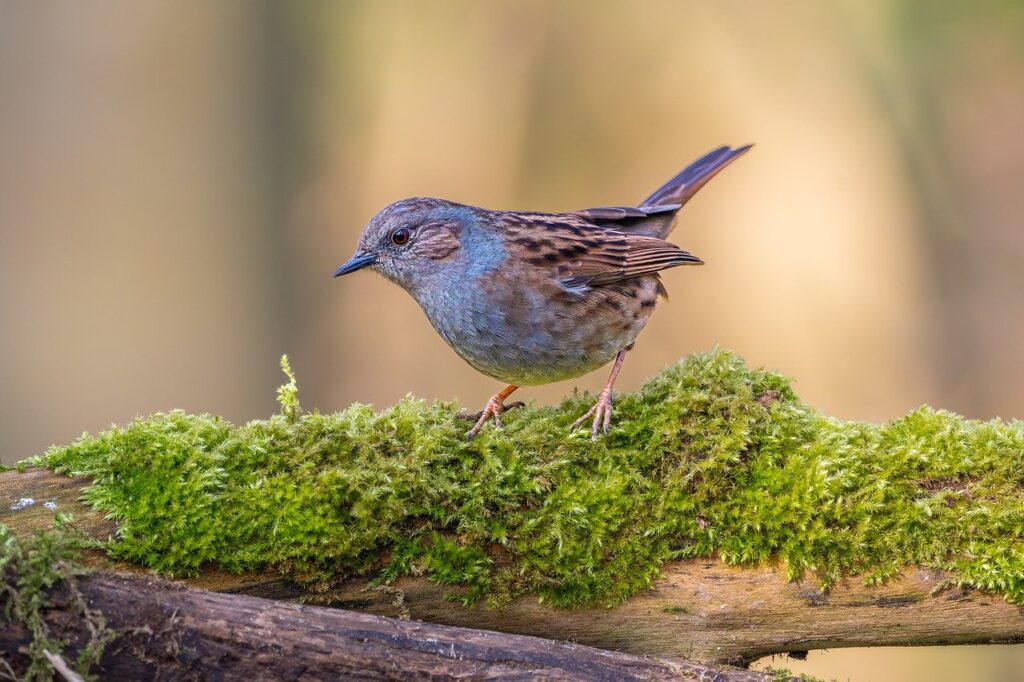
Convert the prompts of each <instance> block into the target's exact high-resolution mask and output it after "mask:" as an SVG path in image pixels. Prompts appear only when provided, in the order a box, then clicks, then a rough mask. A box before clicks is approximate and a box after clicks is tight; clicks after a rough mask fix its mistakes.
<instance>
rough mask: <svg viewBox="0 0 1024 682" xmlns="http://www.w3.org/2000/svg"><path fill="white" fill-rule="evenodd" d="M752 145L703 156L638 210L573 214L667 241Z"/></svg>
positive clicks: (593, 210) (621, 208)
mask: <svg viewBox="0 0 1024 682" xmlns="http://www.w3.org/2000/svg"><path fill="white" fill-rule="evenodd" d="M752 146H753V145H750V144H748V145H744V146H742V147H736V148H735V149H733V148H732V147H725V146H723V147H719V148H718V149H715V150H713V151H710V152H708V153H707V154H705V155H704V156H702V157H700V158H699V159H697V160H696V161H694V162H693V163H691V164H690V165H689V166H687V167H686V168H684V169H683V170H681V171H679V174H678V175H676V176H675V177H674V178H672V179H671V180H669V181H668V182H666V183H665V184H664V185H662V186H661V187H659V188H658V189H657V190H656V191H655V192H654V194H652V195H651V196H649V197H647V198H646V199H644V201H643V203H641V204H640V205H639V206H637V207H635V208H634V207H631V206H606V207H602V208H585V209H582V210H580V211H574V212H573V213H574V214H575V215H577V216H580V217H581V218H585V219H587V220H589V221H590V222H592V223H594V224H596V225H603V226H606V227H610V228H613V229H616V230H620V231H622V232H632V233H635V234H642V235H647V236H649V237H658V238H660V239H664V238H665V237H667V236H668V234H669V232H671V231H672V227H673V225H674V224H675V220H676V214H677V213H678V212H679V209H680V208H682V207H683V204H685V203H686V202H687V201H689V200H690V198H691V197H692V196H693V195H694V194H696V193H697V190H699V189H700V188H701V187H703V186H704V185H705V184H707V181H708V180H710V179H711V178H713V177H715V175H717V174H718V172H719V171H721V170H722V169H723V168H725V167H726V166H728V165H729V164H730V163H732V162H733V161H734V160H735V159H737V158H738V157H740V156H742V155H743V154H745V153H746V152H747V150H749V149H750V148H751V147H752Z"/></svg>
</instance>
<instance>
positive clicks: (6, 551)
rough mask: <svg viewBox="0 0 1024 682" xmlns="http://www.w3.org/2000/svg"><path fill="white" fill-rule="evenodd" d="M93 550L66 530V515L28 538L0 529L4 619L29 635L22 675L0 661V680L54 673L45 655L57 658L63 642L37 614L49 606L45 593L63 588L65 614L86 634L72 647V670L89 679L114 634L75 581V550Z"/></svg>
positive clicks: (40, 677) (79, 572)
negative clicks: (67, 605) (75, 651)
mask: <svg viewBox="0 0 1024 682" xmlns="http://www.w3.org/2000/svg"><path fill="white" fill-rule="evenodd" d="M93 545H94V542H93V541H92V540H89V539H88V538H86V537H85V536H83V535H82V534H81V533H79V532H78V531H77V530H75V528H74V526H73V525H72V519H71V517H70V516H68V515H64V514H58V515H57V516H56V518H55V523H54V527H53V528H52V529H50V530H47V531H44V532H40V533H37V534H35V535H32V536H30V537H28V538H24V539H19V538H18V537H16V536H15V535H14V534H13V533H11V532H10V531H9V530H8V529H7V527H6V526H4V525H3V524H0V604H2V607H3V609H4V615H5V617H6V618H7V620H9V621H12V622H17V623H21V624H23V625H24V626H25V627H26V628H28V630H29V632H31V633H32V640H31V641H30V642H29V643H28V645H27V647H26V651H25V653H27V654H28V659H29V665H28V668H27V670H26V671H25V673H24V675H23V676H18V675H16V674H15V672H14V670H13V668H11V666H10V664H9V663H7V662H6V661H4V660H3V659H0V663H2V666H3V667H2V669H0V678H3V679H11V680H50V679H53V677H54V669H53V666H52V664H51V662H50V660H49V657H50V656H60V655H61V654H62V653H63V651H64V648H65V647H66V646H67V644H68V642H66V641H64V640H62V639H60V638H58V637H54V636H53V635H52V634H51V632H50V629H49V627H48V626H47V624H46V621H45V620H44V619H43V612H44V611H45V610H46V609H48V608H49V607H50V603H49V600H48V596H47V595H48V594H49V593H50V592H51V590H52V589H53V588H54V587H55V586H58V585H62V586H64V587H65V588H66V590H67V594H68V598H69V601H70V609H71V610H72V613H73V614H74V616H75V617H76V618H79V619H81V620H82V621H84V622H85V623H86V625H87V628H88V630H89V639H88V641H86V642H84V643H83V642H78V643H77V644H78V647H79V653H78V656H77V657H76V658H75V659H74V660H73V664H74V665H73V667H74V669H75V670H76V671H77V672H78V674H79V675H81V676H83V677H84V678H86V679H93V678H92V677H91V676H90V675H89V670H90V669H91V668H92V667H93V666H95V665H97V664H99V661H100V657H101V656H102V655H103V651H104V649H105V648H106V646H107V644H109V643H110V642H111V641H113V640H114V639H115V637H116V633H115V632H114V631H113V630H110V629H108V628H107V626H106V620H105V619H104V618H103V614H101V613H99V612H98V611H95V610H93V609H91V608H89V606H88V604H86V603H85V599H84V598H83V597H82V595H81V593H80V592H79V591H78V587H77V581H76V579H77V577H78V576H80V575H82V574H83V573H85V572H86V569H85V568H83V566H82V564H81V563H80V555H81V550H82V549H84V548H85V547H91V546H93Z"/></svg>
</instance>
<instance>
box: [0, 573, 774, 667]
mask: <svg viewBox="0 0 1024 682" xmlns="http://www.w3.org/2000/svg"><path fill="white" fill-rule="evenodd" d="M9 577H10V576H9ZM76 582H77V589H78V590H79V593H80V594H81V596H82V597H84V599H85V601H86V603H87V604H88V605H89V607H90V608H91V609H94V610H99V611H100V612H101V613H102V614H103V616H104V618H105V619H106V623H107V627H108V628H109V629H111V630H114V631H116V632H117V633H118V634H119V636H118V637H117V639H116V640H114V641H113V642H111V643H109V644H108V645H107V647H106V649H105V650H104V653H103V656H102V658H101V659H100V665H99V666H98V669H96V668H94V669H93V670H92V671H91V672H93V673H98V674H99V676H100V678H101V679H110V680H115V679H116V680H152V679H157V678H159V679H161V680H198V679H219V680H299V679H301V680H337V679H360V680H411V679H453V678H459V679H462V678H472V679H497V678H500V679H512V680H537V679H545V680H608V681H612V680H720V681H721V682H766V681H767V680H768V679H770V677H769V676H768V675H765V674H763V673H756V672H751V671H748V670H738V669H727V668H711V667H708V666H705V665H700V664H696V663H688V662H670V661H658V660H654V659H649V658H643V657H640V656H634V655H630V654H624V653H617V652H612V651H601V650H599V649H593V648H590V647H586V646H580V645H576V644H566V643H560V642H553V641H550V640H543V639H538V638H535V637H526V636H522V635H508V634H501V633H496V632H484V631H480V630H470V629H467V628H455V627H446V626H441V625H430V624H427V623H422V622H416V621H405V620H396V619H392V618H384V617H380V616H373V615H369V614H362V613H353V612H350V611H343V610H340V609H329V608H322V607H314V606H305V605H299V604H292V603H287V602H278V601H271V600H268V599H261V598H257V597H250V596H245V595H226V594H218V593H215V592H209V591H206V590H196V589H186V588H183V587H182V586H181V585H180V584H173V583H169V582H166V581H163V580H159V579H153V578H146V577H143V576H125V575H116V574H112V573H107V572H99V573H96V574H94V575H91V576H87V577H84V578H81V579H79V580H78V581H76ZM49 597H50V601H51V603H52V604H53V605H54V608H52V609H50V610H48V611H46V613H45V616H44V619H45V621H46V624H47V627H48V628H49V631H50V633H51V635H52V636H55V637H58V638H61V639H63V640H65V641H69V642H72V645H71V646H70V647H69V649H68V650H66V651H65V652H64V657H62V658H57V657H56V656H54V655H53V652H45V653H48V654H50V655H49V656H48V658H50V660H51V661H54V662H56V663H57V664H58V665H64V664H65V663H66V661H68V660H72V659H73V658H74V656H75V655H77V652H78V648H79V647H81V646H82V645H83V644H84V643H85V642H86V641H88V632H87V626H86V624H85V622H84V621H83V619H81V618H77V617H74V614H75V611H74V608H72V606H71V604H72V603H73V599H72V598H71V595H70V593H69V591H68V587H67V586H66V585H62V586H61V587H60V588H58V589H55V590H54V591H53V593H51V594H50V595H49ZM29 640H30V634H29V631H28V630H27V629H26V628H25V627H24V626H22V625H20V624H18V623H12V622H8V621H6V620H5V616H4V615H3V612H2V611H0V654H2V656H3V659H4V660H6V661H7V662H8V663H9V664H10V666H11V668H12V669H13V671H14V672H15V673H16V674H23V673H24V672H25V670H26V668H27V666H28V659H27V656H25V655H24V653H22V652H23V651H24V647H25V646H26V645H27V644H28V642H29Z"/></svg>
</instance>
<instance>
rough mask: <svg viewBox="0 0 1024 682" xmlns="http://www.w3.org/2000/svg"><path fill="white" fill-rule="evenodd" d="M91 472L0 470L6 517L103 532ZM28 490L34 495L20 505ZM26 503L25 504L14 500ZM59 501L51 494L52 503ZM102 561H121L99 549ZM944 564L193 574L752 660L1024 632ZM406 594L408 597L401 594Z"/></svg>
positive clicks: (17, 526) (24, 530)
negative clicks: (554, 581) (790, 575)
mask: <svg viewBox="0 0 1024 682" xmlns="http://www.w3.org/2000/svg"><path fill="white" fill-rule="evenodd" d="M87 484H88V481H87V480H84V479H71V478H67V477H65V476H61V475H59V474H54V473H53V472H50V471H48V470H45V469H31V470H28V471H26V472H25V473H18V472H7V473H4V474H0V505H2V506H0V523H3V524H5V525H7V526H8V527H9V528H10V529H11V530H12V531H13V532H15V533H16V534H18V535H21V536H25V535H28V534H31V533H32V532H34V531H37V530H40V529H43V528H46V527H48V526H49V525H50V524H51V523H52V520H53V513H54V511H53V510H51V509H48V508H46V507H44V506H43V502H45V501H53V502H54V503H55V504H56V507H57V510H58V511H63V512H72V513H73V514H74V516H75V519H76V525H77V526H79V527H80V528H81V529H83V530H84V531H86V532H87V533H89V534H90V535H92V536H94V537H98V538H105V537H107V535H109V534H110V533H111V532H113V530H114V528H115V524H114V523H113V522H112V521H110V520H108V519H105V518H104V517H103V515H102V514H101V513H99V512H97V511H95V510H93V509H92V508H90V507H88V506H86V505H83V504H82V503H81V502H79V501H78V498H79V496H80V495H81V490H82V488H83V487H84V486H85V485H87ZM21 499H33V500H34V501H35V503H34V504H31V505H26V506H22V507H21V508H20V509H18V510H17V511H12V510H11V507H12V505H14V503H15V502H17V501H18V500H21ZM14 506H17V505H14ZM51 506H52V505H51ZM94 561H96V562H99V563H101V564H102V565H105V566H114V567H116V568H118V569H120V570H135V571H138V570H139V569H138V568H134V567H130V566H127V565H125V564H113V563H111V562H109V561H106V560H105V559H103V558H102V557H101V556H100V555H98V554H97V555H96V556H94ZM946 578H947V576H946V575H945V574H943V573H942V572H938V571H928V570H923V569H919V568H913V567H910V568H907V569H906V570H905V571H904V572H903V574H902V575H901V576H899V577H897V578H894V579H892V580H889V581H887V582H886V583H884V584H882V585H878V586H873V587H866V586H865V585H864V584H863V582H862V581H860V580H858V579H856V578H851V579H848V580H845V581H843V582H842V583H840V584H838V585H836V586H835V587H834V588H833V589H832V590H830V591H829V592H828V593H825V592H823V591H822V590H821V589H820V587H819V583H818V582H817V581H815V580H814V579H813V578H812V577H811V578H808V579H806V580H803V581H799V582H790V581H788V580H787V579H786V576H785V574H784V572H782V571H781V570H780V569H779V568H777V567H773V566H764V567H751V568H741V567H733V566H727V565H725V564H723V563H721V562H720V561H717V560H713V559H710V560H693V561H676V562H669V563H666V564H665V565H663V567H662V577H661V578H660V579H659V580H657V581H656V582H655V584H654V587H653V589H650V590H646V591H643V592H640V593H638V594H636V595H634V596H633V597H631V598H630V599H628V600H627V601H626V602H624V603H623V604H621V605H619V606H617V607H615V608H614V609H607V608H588V609H556V608H550V607H547V606H544V605H542V604H539V603H538V602H537V600H536V599H535V598H530V597H522V598H519V599H516V600H514V601H513V602H511V603H510V604H508V605H506V606H504V607H502V608H500V609H488V608H484V607H480V606H475V607H466V606H462V605H461V604H459V603H458V602H455V601H452V600H450V599H447V598H446V596H447V595H450V594H452V593H457V592H458V589H457V588H453V587H449V586H442V585H437V584H435V583H432V582H429V581H427V580H424V579H421V578H401V579H399V580H398V581H396V582H395V583H394V584H393V585H391V586H390V587H389V588H388V589H386V590H373V589H369V588H368V582H367V581H366V580H354V581H351V582H348V583H346V584H345V585H343V586H342V587H340V588H339V589H337V590H334V591H332V592H328V593H323V594H318V595H310V594H308V593H306V592H304V591H303V590H302V589H301V588H300V587H299V586H297V585H295V584H293V583H289V582H288V581H286V580H284V579H283V578H282V577H281V576H280V575H279V574H276V573H273V572H269V571H268V572H265V573H243V574H232V573H226V572H224V571H220V570H215V569H207V570H205V571H203V573H201V574H200V575H199V576H197V577H195V578H192V579H189V580H188V581H187V582H188V583H189V584H191V585H193V586H200V587H204V588H207V589H211V590H216V591H220V592H234V593H245V594H249V595H260V596H264V597H271V598H277V599H296V598H304V599H306V600H311V599H313V600H317V601H318V603H323V604H330V605H333V606H338V607H342V608H344V609H350V610H355V611H364V612H367V613H370V614H375V615H383V616H393V617H403V616H404V617H412V618H415V619H421V620H424V621H428V622H432V623H439V624H447V625H459V626H466V627H473V628H484V629H489V630H497V631H502V632H509V633H520V634H528V635H533V636H537V637H547V638H553V639H560V640H572V641H576V642H580V643H582V644H587V645H590V646H596V647H602V648H606V649H615V650H620V651H627V652H631V653H634V654H639V655H648V656H663V657H670V658H687V659H691V660H696V661H703V662H706V663H732V664H744V663H747V662H750V661H752V660H754V659H756V658H759V657H761V656H765V655H768V654H774V653H783V652H796V651H806V650H811V649H823V648H838V647H847V646H902V645H924V644H982V643H1011V642H1019V641H1024V615H1022V611H1021V609H1020V608H1019V607H1017V606H1014V605H1012V604H1010V603H1008V602H1006V601H1005V600H1003V599H1002V598H1001V597H999V596H993V595H990V594H987V593H985V592H981V591H977V590H967V589H963V588H955V587H949V586H947V585H946ZM398 597H401V599H400V600H399V599H398Z"/></svg>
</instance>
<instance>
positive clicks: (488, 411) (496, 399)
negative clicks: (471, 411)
mask: <svg viewBox="0 0 1024 682" xmlns="http://www.w3.org/2000/svg"><path fill="white" fill-rule="evenodd" d="M511 388H512V390H515V387H514V386H513V387H511ZM512 390H509V389H505V390H504V391H502V392H501V393H499V394H497V395H495V396H492V397H491V399H490V400H488V401H487V406H486V407H485V408H484V409H482V410H481V411H480V412H478V413H477V414H475V415H473V416H472V417H470V419H476V424H474V425H473V428H471V429H470V430H469V431H467V432H466V440H473V439H474V438H476V437H477V435H478V434H479V433H480V429H482V428H484V426H485V425H486V424H487V420H489V419H493V420H494V426H495V427H497V428H499V429H500V428H504V426H505V424H504V423H503V422H502V421H501V415H502V413H503V412H505V411H506V410H511V409H513V408H516V407H522V406H523V405H525V403H523V402H518V401H517V402H514V403H512V404H511V405H508V406H506V405H505V403H504V402H503V400H504V399H505V398H506V397H508V395H509V394H510V393H512Z"/></svg>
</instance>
